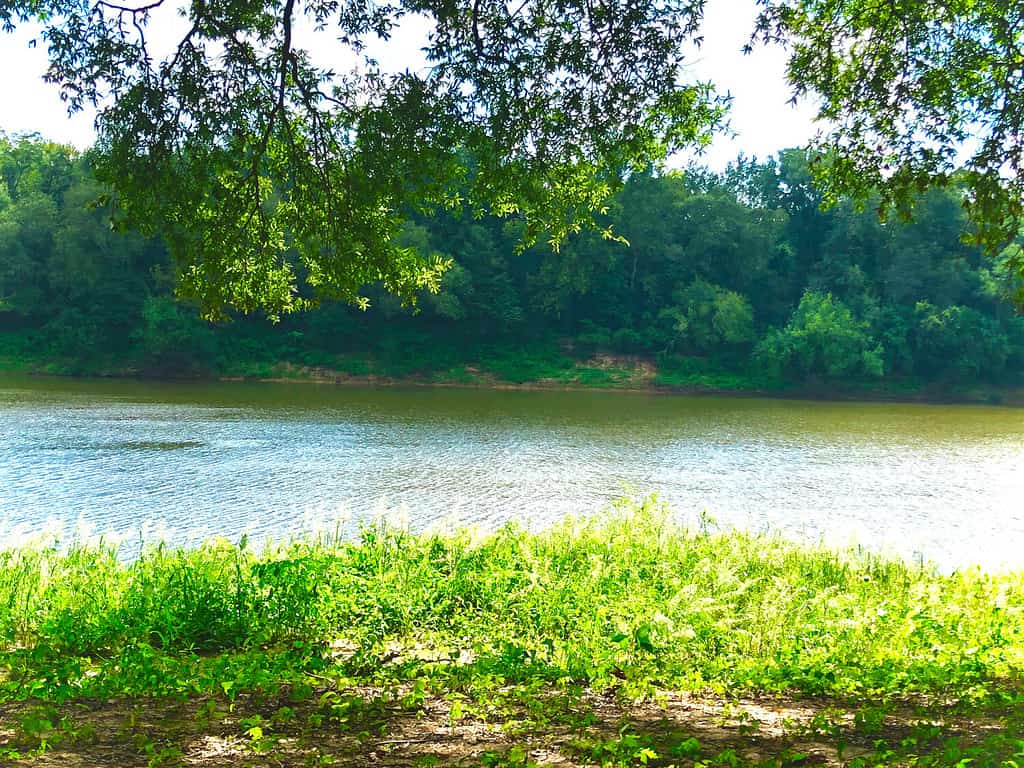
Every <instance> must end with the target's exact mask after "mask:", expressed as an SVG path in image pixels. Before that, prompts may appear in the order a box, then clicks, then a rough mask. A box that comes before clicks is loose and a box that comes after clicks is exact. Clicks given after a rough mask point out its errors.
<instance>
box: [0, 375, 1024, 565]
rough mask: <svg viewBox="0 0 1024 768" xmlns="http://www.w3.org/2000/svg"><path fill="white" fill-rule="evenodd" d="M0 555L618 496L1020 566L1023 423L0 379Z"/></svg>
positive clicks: (580, 396) (892, 411) (730, 403)
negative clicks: (69, 543) (385, 514)
mask: <svg viewBox="0 0 1024 768" xmlns="http://www.w3.org/2000/svg"><path fill="white" fill-rule="evenodd" d="M0 441H2V442H0V536H2V535H3V533H2V532H3V531H7V532H8V535H9V533H10V531H11V530H13V529H15V528H25V527H29V528H38V527H41V526H42V525H43V524H44V523H45V522H46V521H47V520H49V519H51V518H54V517H56V518H57V519H58V520H61V521H63V522H64V523H65V524H68V525H74V524H75V522H76V521H77V520H79V519H83V520H85V521H87V522H88V523H89V524H91V525H93V526H94V527H95V528H96V529H98V530H107V529H115V530H123V529H127V528H135V529H138V527H139V526H140V525H141V524H142V522H143V521H147V520H158V521H163V522H164V523H165V524H166V525H167V526H168V532H169V533H168V535H169V536H170V538H171V540H172V541H175V542H180V543H187V542H194V541H195V540H196V539H197V538H198V537H200V536H206V535H210V534H211V533H222V534H225V535H227V536H229V537H237V536H238V535H240V533H241V532H242V531H243V530H248V531H249V532H250V533H251V534H252V535H255V536H264V535H278V536H281V535H287V534H288V533H289V532H292V531H295V530H296V529H297V528H299V527H301V526H302V524H303V520H304V519H308V518H309V517H310V515H311V514H312V515H313V516H325V515H326V516H331V515H333V514H334V512H335V511H336V510H338V509H339V508H341V507H345V508H347V509H348V510H350V511H351V512H352V513H354V514H355V515H357V516H359V515H365V514H369V513H370V512H371V511H372V509H373V506H374V504H376V503H378V502H379V500H380V499H381V498H386V499H387V500H388V502H389V503H390V505H391V506H392V507H398V506H400V505H403V504H404V505H407V506H408V508H409V510H410V515H411V518H412V523H413V527H421V526H424V525H426V524H428V523H430V522H432V521H435V520H438V519H440V518H448V519H452V520H456V521H461V522H473V523H481V524H484V525H486V526H496V525H500V524H501V523H503V522H505V521H508V520H517V521H519V522H521V523H524V524H530V525H534V524H543V523H545V522H548V521H551V520H553V519H556V518H558V517H561V516H563V515H565V514H567V513H573V514H587V513H589V512H592V511H595V510H596V509H598V508H600V507H601V506H602V505H603V504H604V503H605V502H606V501H607V500H608V499H609V498H610V497H611V496H614V495H616V494H617V493H620V492H621V489H622V487H623V483H625V484H628V485H630V486H633V487H635V488H637V489H640V490H642V491H658V492H659V493H660V494H661V495H662V497H663V498H665V499H667V500H668V501H669V502H670V503H671V504H672V505H673V506H674V507H675V508H676V509H677V510H678V511H679V512H680V513H682V514H693V513H696V512H698V511H700V510H705V509H706V510H707V511H708V512H709V513H710V515H711V516H712V517H713V518H715V519H716V520H718V521H719V523H721V524H725V525H740V526H744V527H748V528H754V529H758V530H761V529H775V530H781V531H784V532H785V533H787V534H789V535H798V536H807V537H811V538H820V537H822V536H827V537H829V539H830V540H831V541H836V542H837V543H845V542H847V541H849V540H850V539H851V537H853V538H855V539H856V540H857V541H859V542H860V543H863V544H866V545H869V546H872V547H876V548H888V549H893V550H896V551H899V552H901V553H904V554H907V555H914V554H915V553H922V554H923V555H924V556H925V557H928V558H931V559H936V560H939V561H940V562H943V563H945V564H947V565H956V564H965V563H971V562H979V563H983V564H986V565H998V564H1004V563H1008V564H1014V563H1016V564H1018V565H1019V564H1020V559H1021V558H1020V554H1019V553H1020V552H1022V551H1024V410H1014V409H1006V408H990V407H970V406H926V405H906V404H879V403H872V404H865V403H813V402H802V401H785V400H768V399H743V398H704V397H697V398H687V397H663V396H655V395H638V394H623V393H611V392H593V393H589V392H587V393H581V392H516V391H482V390H449V389H436V390H431V389H382V390H372V389H350V388H335V387H323V386H313V385H269V384H195V383H187V384H182V383H140V382H109V381H73V380H60V379H57V380H53V379H39V378H34V379H27V378H16V377H5V378H0Z"/></svg>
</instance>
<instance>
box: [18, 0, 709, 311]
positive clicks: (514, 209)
mask: <svg viewBox="0 0 1024 768" xmlns="http://www.w3.org/2000/svg"><path fill="white" fill-rule="evenodd" d="M702 8H703V2H702V0H661V1H660V2H654V3H645V4H642V5H636V4H633V3H627V2H611V3H605V4H602V5H601V6H599V7H597V6H594V5H593V4H591V3H589V2H582V0H573V2H569V3H551V2H547V1H546V0H533V1H528V2H525V3H521V4H519V5H518V6H517V7H516V8H514V9H513V8H511V7H509V6H508V5H507V4H506V3H505V2H498V1H497V0H482V1H481V0H478V1H477V2H474V3H473V4H472V6H469V5H462V6H459V5H443V4H441V5H439V4H431V3H424V2H419V1H418V0H405V1H404V2H397V3H384V4H373V3H370V4H360V3H356V4H351V5H348V6H345V8H344V9H343V10H342V11H339V9H338V6H337V5H336V4H335V3H331V2H324V1H323V0H281V1H280V2H279V1H277V0H273V1H272V2H267V3H262V4H254V3H222V4H218V5H211V4H209V3H206V2H202V1H201V0H195V2H190V3H188V4H187V5H186V6H185V7H184V8H183V9H182V14H183V17H184V19H185V22H186V23H185V25H184V29H183V30H182V33H181V34H180V35H179V36H178V39H177V43H176V44H174V45H171V46H170V47H169V49H168V50H167V51H166V52H163V53H161V52H160V51H159V50H158V49H157V47H155V46H152V45H151V44H150V42H149V40H148V39H147V35H148V34H149V31H150V30H151V29H152V28H153V26H156V25H161V24H163V25H167V24H168V22H169V21H170V22H171V23H172V24H173V21H174V14H175V13H176V12H177V11H178V8H177V7H175V6H173V5H172V4H170V3H167V2H165V1H164V0H155V2H150V3H146V4H138V5H131V4H129V5H124V4H118V3H114V2H108V1H106V0H99V2H90V3H51V4H48V5H47V4H39V3H36V2H32V1H30V0H12V1H10V2H4V3H0V23H2V24H3V26H4V28H6V29H13V28H14V26H15V25H18V24H21V23H25V22H35V23H38V24H40V25H42V27H43V32H42V34H43V37H44V38H45V39H46V41H47V43H48V49H49V54H50V60H51V66H50V69H49V74H48V78H49V79H50V80H51V81H52V82H54V83H56V84H58V85H59V86H60V88H61V92H62V96H63V97H64V99H65V100H66V102H67V104H68V106H69V109H71V110H72V111H74V110H78V109H81V108H83V106H84V105H86V104H92V105H95V106H96V107H97V108H98V117H97V129H98V142H97V146H96V148H95V151H94V152H93V153H92V161H93V163H94V165H95V168H96V170H97V172H98V174H99V177H100V178H101V179H102V180H103V181H104V182H105V183H107V184H108V185H109V186H110V187H111V199H112V200H114V201H115V202H116V204H117V209H116V215H115V221H116V222H117V223H118V224H119V225H120V226H132V227H135V228H138V229H139V230H140V231H143V232H145V233H147V234H160V235H162V236H163V238H164V240H165V241H166V243H167V245H168V247H169V249H170V251H171V254H172V255H173V256H174V257H175V259H176V262H177V264H178V266H179V267H180V268H181V269H180V273H179V276H180V286H181V291H182V292H183V293H185V294H187V295H188V296H189V297H191V298H193V299H195V300H196V301H198V302H199V303H200V304H201V305H202V307H203V309H204V310H205V312H206V313H207V314H209V315H218V314H220V313H221V312H223V311H224V310H225V309H228V308H231V309H239V310H242V311H246V312H249V311H253V310H257V309H260V310H265V311H267V312H269V313H272V314H276V313H280V312H287V311H293V310H295V309H300V308H302V307H305V306H308V301H309V300H310V299H313V298H319V297H322V296H330V297H333V298H341V299H344V300H346V301H350V302H353V303H356V304H363V303H365V300H366V297H365V296H364V295H363V294H362V293H361V289H362V288H363V287H364V286H365V285H367V284H369V283H372V282H375V281H377V280H379V281H381V283H383V285H384V286H385V287H386V288H387V290H388V291H390V292H392V293H394V294H397V295H398V296H400V297H401V298H402V299H404V300H405V301H407V302H413V301H414V300H415V299H416V296H417V294H418V293H419V292H420V291H421V290H423V289H424V288H427V289H433V290H436V288H437V287H438V283H439V280H440V275H441V273H442V272H443V271H444V269H445V267H446V265H447V262H444V261H439V260H436V259H433V258H431V257H430V254H427V253H417V252H416V251H415V250H413V249H411V248H408V247H403V246H401V245H400V244H399V243H398V241H397V239H396V235H397V234H398V231H399V228H400V226H401V222H402V220H403V219H404V218H406V217H407V216H408V214H409V212H410V211H413V210H417V211H430V210H434V209H443V208H451V207H455V206H460V205H462V204H463V203H464V202H468V204H469V205H470V206H471V207H472V209H473V210H475V211H477V212H479V213H483V212H488V213H492V214H495V215H499V216H506V215H510V214H517V215H519V216H520V217H521V218H522V221H523V223H524V227H523V229H522V240H523V242H525V243H526V244H532V243H533V242H534V241H536V239H537V238H538V236H540V235H542V234H546V235H547V236H548V237H549V238H550V239H551V241H552V242H553V243H554V244H556V245H557V243H559V242H561V241H562V240H563V239H564V237H565V236H566V235H568V234H569V233H571V232H574V231H578V230H579V229H580V228H581V227H583V226H593V225H594V219H593V217H594V214H595V212H597V211H599V210H600V209H601V208H602V207H603V206H604V205H605V204H606V202H607V200H608V197H609V196H610V194H611V193H612V192H614V191H615V190H616V189H617V188H618V187H620V186H621V183H622V176H623V174H625V173H628V172H629V171H630V170H634V169H639V168H643V167H646V166H648V165H650V164H652V163H659V162H662V161H663V160H664V158H665V157H666V155H667V153H669V152H672V151H673V150H676V149H678V148H681V147H686V146H694V145H700V144H702V143H705V142H706V141H708V138H709V133H710V131H711V130H712V129H713V128H715V127H716V126H717V125H718V124H719V123H720V122H721V117H722V107H721V105H720V103H719V101H718V99H717V98H716V97H715V96H714V94H713V92H712V90H711V87H710V85H708V84H703V83H694V82H690V81H688V80H685V79H683V77H682V73H683V72H685V69H684V67H683V66H682V64H683V54H682V51H683V49H684V47H685V46H686V45H688V44H691V43H692V42H694V41H695V40H697V39H698V38H697V29H698V25H699V22H700V18H701V12H702ZM411 19H414V20H415V21H416V22H417V23H419V24H420V25H422V27H423V28H425V30H426V32H425V35H424V41H423V50H422V52H423V58H424V59H425V61H424V66H422V67H416V66H406V67H404V68H402V69H399V70H397V71H391V70H388V69H386V68H384V67H382V66H381V65H380V64H379V63H378V57H379V54H378V53H377V52H376V51H374V50H373V48H374V47H375V46H376V47H380V48H384V49H385V55H384V57H383V58H382V59H380V60H384V61H386V60H388V58H390V57H392V56H393V54H394V53H395V46H396V45H397V43H396V42H394V41H392V42H390V43H389V42H388V41H389V40H390V39H391V38H392V35H393V34H394V33H395V32H396V31H397V29H398V28H399V26H400V25H402V24H403V23H404V22H408V21H409V20H411ZM300 25H302V26H304V27H308V28H310V29H309V30H303V29H300ZM170 28H173V26H171V27H170ZM303 33H304V34H303ZM318 33H323V35H322V36H323V37H324V38H326V39H327V40H328V41H329V42H328V44H329V45H331V46H332V47H333V49H334V50H335V54H334V55H333V56H332V60H337V58H336V56H337V55H341V56H342V57H344V56H351V57H352V58H353V59H354V61H355V64H354V65H353V66H352V67H351V68H350V69H348V70H347V71H344V72H335V71H333V70H331V69H329V68H326V67H322V66H318V65H317V64H315V63H314V52H313V51H309V50H304V49H302V48H301V47H300V39H303V40H306V41H307V42H308V41H309V38H310V36H314V37H315V36H317V34H318Z"/></svg>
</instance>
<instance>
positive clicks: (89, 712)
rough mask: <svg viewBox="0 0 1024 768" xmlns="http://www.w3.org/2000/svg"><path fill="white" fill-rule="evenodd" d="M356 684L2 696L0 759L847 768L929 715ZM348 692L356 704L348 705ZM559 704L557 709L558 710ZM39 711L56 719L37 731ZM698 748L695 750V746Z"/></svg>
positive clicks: (977, 732)
mask: <svg viewBox="0 0 1024 768" xmlns="http://www.w3.org/2000/svg"><path fill="white" fill-rule="evenodd" d="M344 693H345V696H343V697H341V698H340V699H336V698H333V694H330V693H328V692H327V691H326V690H325V691H322V692H316V694H315V695H314V696H312V697H311V698H308V699H306V700H305V701H303V702H298V703H296V702H293V701H291V700H290V699H263V700H259V701H257V700H255V699H251V698H247V697H246V698H242V697H240V698H239V699H238V700H237V701H236V702H234V704H233V705H232V704H229V703H228V702H227V701H226V700H224V699H212V698H200V699H193V700H189V701H185V702H181V701H172V700H154V699H135V700H117V701H109V702H101V701H80V702H75V703H69V704H65V705H62V706H60V707H58V708H47V707H39V706H38V705H33V704H32V703H26V704H19V705H17V706H10V705H8V706H0V755H3V754H7V755H8V756H7V757H2V756H0V765H11V766H39V767H40V768H41V767H43V766H46V767H49V766H54V767H56V766H60V767H61V768H80V767H81V768H84V767H85V766H119V767H122V766H123V767H125V768H127V767H129V766H163V765H167V766H172V765H173V766H199V767H202V768H221V767H222V766H282V767H283V766H296V767H297V766H324V765H333V766H361V765H379V766H396V767H397V766H410V767H426V766H471V765H492V766H525V765H530V764H536V765H540V766H561V767H563V768H575V767H576V766H584V765H594V764H601V763H602V762H603V761H606V762H614V761H615V760H621V761H622V762H620V763H617V764H623V765H629V764H640V762H639V761H638V760H637V759H635V757H634V753H635V752H636V751H637V750H638V749H640V748H641V747H642V746H648V747H651V748H653V752H654V753H656V754H657V755H658V756H659V758H660V760H659V761H657V762H656V764H659V765H664V764H667V762H666V760H665V756H666V755H669V754H676V755H679V754H683V755H684V756H685V757H688V758H689V759H679V760H678V761H675V760H673V761H671V762H679V764H682V765H692V761H693V759H694V758H696V757H697V756H698V753H697V752H696V750H697V749H698V748H699V757H700V759H713V758H714V756H716V755H722V754H725V755H730V754H731V753H730V751H731V752H733V753H735V760H738V761H739V762H741V763H747V762H748V761H749V762H752V763H765V762H768V761H771V762H775V763H776V764H780V765H781V764H782V763H783V762H794V763H798V764H800V765H821V766H840V765H845V764H846V763H847V762H848V761H849V760H850V759H851V758H853V757H856V756H857V755H859V754H865V753H868V752H870V751H871V749H872V745H873V744H874V743H875V741H876V740H877V739H879V738H883V739H886V740H887V741H892V742H893V743H899V741H900V740H901V738H903V737H904V735H905V734H908V733H910V732H911V730H912V729H913V728H915V727H918V728H919V727H920V726H921V724H922V722H925V724H927V723H928V722H929V718H930V717H931V716H928V715H923V714H922V710H921V709H920V708H918V707H915V706H912V705H910V704H907V705H906V706H901V707H896V708H891V709H889V710H887V711H886V712H885V714H884V718H883V719H882V720H881V721H880V722H879V723H878V724H877V727H876V728H874V729H872V731H871V732H870V733H868V734H862V733H860V731H859V730H858V729H855V728H854V727H853V725H854V722H853V721H854V713H853V712H852V711H849V710H844V709H842V708H841V707H839V706H837V705H835V704H834V703H832V702H830V701H828V700H824V699H795V698H758V699H731V700H726V699H719V698H708V697H693V696H687V695H675V694H673V695H668V696H666V697H665V698H664V699H663V700H661V701H659V702H657V703H646V704H639V705H629V704H623V703H621V702H619V701H618V700H617V698H616V697H615V696H607V695H599V694H589V693H585V694H583V695H582V696H581V697H578V698H575V699H573V700H572V701H564V702H560V703H556V704H555V705H554V706H548V705H545V706H542V707H538V706H537V702H538V700H537V699H533V700H532V701H533V704H532V706H531V704H530V703H529V702H527V703H526V704H525V705H523V704H515V703H514V704H512V705H511V706H507V707H502V708H500V710H499V711H494V712H481V711H478V710H476V709H474V708H473V707H469V706H467V708H466V712H465V713H459V712H457V711H453V704H452V700H450V699H446V698H433V699H427V700H425V701H423V702H422V703H421V704H419V705H417V706H415V707H410V706H406V705H403V704H402V703H401V702H400V701H399V700H394V699H383V698H379V697H375V696H374V694H373V692H370V691H360V692H358V695H351V693H352V692H344ZM325 694H327V699H326V702H327V704H326V705H325V703H324V702H325V699H324V695H325ZM350 695H351V698H348V697H349V696H350ZM346 701H349V702H356V706H353V707H351V708H349V707H347V705H345V702H346ZM339 702H340V704H342V706H340V707H339V706H334V709H333V710H331V708H330V706H328V705H330V704H332V703H333V704H335V705H337V704H338V703H339ZM324 712H329V714H328V715H327V716H326V717H325V716H324ZM330 712H333V716H332V715H331V714H330ZM551 712H555V713H557V716H555V717H553V718H552V717H549V714H550V713H551ZM40 713H43V716H44V717H45V718H46V719H47V720H48V721H49V722H50V723H51V724H52V725H53V728H52V729H49V730H48V729H46V728H43V729H42V730H40V729H39V728H38V720H39V714H40ZM33 718H34V719H33ZM34 722H35V723H36V725H33V723H34ZM935 724H936V725H938V724H940V723H938V721H936V723H935ZM941 725H942V726H943V732H944V738H946V737H949V736H954V737H955V736H960V737H967V738H968V739H971V740H974V739H977V740H980V739H982V738H984V736H985V735H986V734H987V733H989V732H992V731H993V730H995V729H998V728H999V727H1000V726H999V722H998V720H995V719H993V720H991V721H986V720H982V719H969V718H959V719H956V718H952V719H950V718H947V719H946V720H945V722H942V723H941ZM30 733H31V734H32V735H31V736H29V735H27V734H30ZM692 739H695V740H696V741H690V740H692ZM43 741H45V742H46V746H45V748H44V749H40V748H39V747H40V745H41V742H43ZM687 745H690V749H691V750H693V751H691V752H687V751H686V748H687ZM695 745H699V747H697V746H695ZM681 746H682V750H683V751H682V752H680V747H681ZM12 750H16V751H18V752H20V755H17V756H16V755H14V754H13V753H12ZM659 750H661V751H660V752H659ZM672 750H674V751H672ZM652 760H655V758H652ZM732 760H733V758H727V760H726V762H731V761H732ZM734 764H735V763H734Z"/></svg>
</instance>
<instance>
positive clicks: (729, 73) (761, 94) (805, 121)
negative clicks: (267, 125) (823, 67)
mask: <svg viewBox="0 0 1024 768" xmlns="http://www.w3.org/2000/svg"><path fill="white" fill-rule="evenodd" d="M756 14H757V10H756V6H755V2H754V0H708V3H707V6H706V10H705V18H704V26H703V30H702V33H703V35H704V44H703V46H701V48H700V49H699V50H697V51H696V52H695V53H694V55H693V56H692V58H691V59H690V70H689V74H690V75H691V76H692V77H693V79H696V80H711V81H712V82H714V83H715V85H716V86H717V88H718V91H719V92H720V93H722V94H726V93H727V94H729V95H731V96H732V99H733V100H732V106H731V110H730V122H731V129H732V132H733V133H735V136H729V135H721V136H719V137H718V138H717V139H716V140H715V142H714V143H713V144H712V145H711V147H710V148H708V150H707V151H706V152H705V154H704V155H703V156H701V157H699V158H697V159H698V161H699V162H700V163H702V164H704V165H708V166H710V167H711V168H714V169H721V168H723V167H724V166H725V165H726V163H728V162H729V161H730V160H733V159H735V158H736V156H737V155H738V154H740V153H741V152H742V153H744V154H746V155H748V156H750V155H756V156H758V157H761V158H764V157H767V156H769V155H772V154H774V153H775V152H777V151H778V150H780V149H783V148H785V147H792V146H799V145H802V144H805V143H806V142H807V141H808V140H809V139H810V138H811V137H812V136H813V135H814V133H815V131H816V129H815V126H814V124H813V117H814V110H813V108H812V105H810V104H808V103H801V104H798V105H797V106H795V107H794V106H791V105H790V104H788V103H787V102H788V100H789V97H790V91H789V87H788V86H787V84H786V82H785V53H784V52H783V51H782V50H781V49H778V48H765V47H758V48H757V49H755V51H754V52H753V53H751V54H749V55H744V54H743V53H742V48H743V45H744V44H745V43H746V42H747V39H748V38H749V36H750V32H751V30H753V28H754V19H755V17H756ZM180 26H181V24H180V22H179V20H178V19H176V18H174V17H173V16H170V17H162V18H160V19H159V23H154V24H153V27H152V33H151V34H150V35H148V37H149V38H150V40H151V41H154V42H155V43H156V45H157V46H159V45H160V43H161V40H163V41H164V42H165V44H169V43H170V41H171V40H172V39H174V35H175V34H176V33H178V32H180ZM36 33H37V30H34V29H32V28H27V27H21V28H19V29H18V30H17V31H15V32H14V33H13V34H8V35H4V34H3V33H0V72H4V73H7V76H5V77H3V78H0V104H2V105H4V107H3V109H2V112H0V131H4V132H6V133H8V134H16V133H32V132H35V133H39V134H41V135H42V136H44V137H45V138H47V139H50V140H53V141H60V142H66V143H69V144H73V145H75V146H77V147H79V148H84V147H87V146H88V145H89V144H91V143H92V140H93V127H92V124H93V117H94V116H93V114H91V113H85V112H83V113H78V114H75V115H72V116H70V117H69V116H68V114H67V110H66V108H65V105H64V103H63V102H62V101H61V100H60V95H59V91H58V89H57V87H56V86H54V85H50V84H48V83H45V82H43V79H42V78H43V73H44V72H45V70H46V66H47V59H46V50H45V47H44V45H43V43H42V42H41V41H40V45H39V46H37V47H35V48H31V47H29V41H30V40H31V39H32V37H33V36H34V35H35V34H36ZM418 34H422V32H421V31H419V30H417V29H415V24H412V25H410V26H407V27H406V28H403V29H401V30H399V32H398V34H397V35H396V36H395V37H394V38H393V39H392V41H391V42H390V44H388V47H387V48H381V50H380V54H379V55H380V57H381V61H382V63H383V62H385V61H386V55H391V56H394V52H395V51H401V52H402V54H401V55H402V57H403V61H401V62H399V64H400V65H403V66H404V65H408V63H410V62H412V63H414V64H415V62H416V60H417V53H416V50H417V47H418V45H417V39H418V38H417V35H418ZM298 42H299V44H300V45H301V44H302V41H301V40H299V41H298ZM308 43H309V45H308V46H307V47H309V49H310V51H311V52H312V53H313V55H314V60H315V61H317V63H320V64H328V65H332V66H334V67H335V68H336V70H338V71H340V70H341V69H342V68H343V67H345V66H346V62H345V61H344V60H343V59H339V58H338V57H337V56H334V55H333V54H332V51H331V50H330V46H329V43H330V41H329V39H328V40H325V39H324V37H323V36H320V37H314V36H313V35H312V34H310V35H309V40H308ZM385 52H387V54H385ZM15 73H16V74H15ZM687 159H690V158H689V157H688V156H683V157H677V158H675V159H674V161H673V163H672V164H674V165H678V164H682V163H683V162H685V161H686V160H687Z"/></svg>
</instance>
